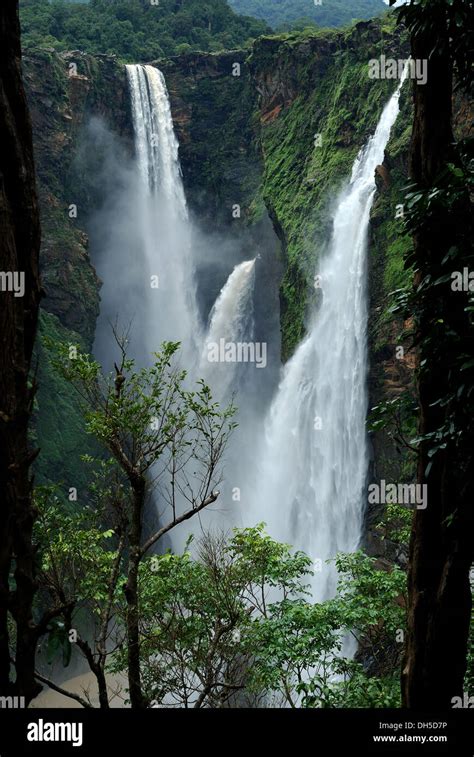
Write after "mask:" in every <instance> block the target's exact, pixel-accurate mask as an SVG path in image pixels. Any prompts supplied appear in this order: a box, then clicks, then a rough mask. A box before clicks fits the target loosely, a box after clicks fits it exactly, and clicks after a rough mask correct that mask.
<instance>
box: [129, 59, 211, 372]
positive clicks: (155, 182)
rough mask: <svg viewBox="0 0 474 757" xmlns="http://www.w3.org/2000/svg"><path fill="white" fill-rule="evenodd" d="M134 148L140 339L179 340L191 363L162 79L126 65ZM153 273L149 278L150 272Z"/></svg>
mask: <svg viewBox="0 0 474 757" xmlns="http://www.w3.org/2000/svg"><path fill="white" fill-rule="evenodd" d="M127 76H128V82H129V88H130V94H131V103H132V116H133V127H134V135H135V152H136V158H137V164H138V170H139V180H138V190H137V193H136V197H135V198H134V199H135V214H136V216H135V225H134V226H135V229H136V233H137V235H138V236H139V243H140V246H141V248H142V252H143V258H142V260H143V265H144V267H145V269H146V274H147V275H146V277H145V278H146V280H147V287H146V289H144V292H143V295H144V299H145V307H146V312H145V313H144V315H143V320H144V323H143V324H140V325H142V326H143V327H144V330H145V340H144V341H145V344H146V346H147V347H148V352H149V353H151V352H153V351H156V350H158V349H159V346H160V343H161V342H162V341H163V340H165V339H168V340H173V341H180V342H181V343H182V355H183V362H184V364H185V365H186V367H187V368H188V369H190V368H191V367H192V366H193V365H195V364H196V361H197V359H198V356H199V344H200V342H201V339H202V336H201V333H200V327H199V325H198V324H199V315H198V308H197V305H196V294H195V292H196V287H195V282H194V266H193V261H192V257H191V230H190V224H189V221H188V213H187V208H186V199H185V195H184V189H183V183H182V178H181V168H180V164H179V159H178V141H177V139H176V136H175V133H174V129H173V120H172V117H171V110H170V104H169V98H168V92H167V89H166V83H165V80H164V77H163V74H162V73H161V71H159V70H158V69H157V68H154V67H153V66H142V65H128V66H127ZM152 277H154V278H152Z"/></svg>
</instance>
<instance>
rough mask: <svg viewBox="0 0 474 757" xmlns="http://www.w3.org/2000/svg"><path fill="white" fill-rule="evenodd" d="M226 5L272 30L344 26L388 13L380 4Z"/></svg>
mask: <svg viewBox="0 0 474 757" xmlns="http://www.w3.org/2000/svg"><path fill="white" fill-rule="evenodd" d="M229 5H230V6H231V7H232V8H233V9H234V10H235V11H236V12H237V13H245V14H247V15H248V16H254V17H255V18H260V19H263V20H264V21H267V22H268V23H269V24H270V26H272V27H273V28H275V29H276V28H279V27H286V28H288V27H295V26H296V25H300V24H307V25H311V24H314V25H317V26H323V27H326V26H347V25H348V24H350V23H351V22H352V21H354V20H356V19H367V18H372V17H374V16H379V15H380V14H381V13H384V12H385V11H386V10H387V6H386V5H385V3H384V2H383V0H323V2H322V3H320V4H319V5H317V4H316V3H315V2H314V0H276V1H275V0H229ZM295 22H296V23H295Z"/></svg>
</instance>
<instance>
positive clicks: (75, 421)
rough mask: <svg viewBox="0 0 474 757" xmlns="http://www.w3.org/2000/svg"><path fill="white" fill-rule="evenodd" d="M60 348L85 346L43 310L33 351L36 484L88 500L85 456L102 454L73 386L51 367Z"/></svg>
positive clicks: (33, 426)
mask: <svg viewBox="0 0 474 757" xmlns="http://www.w3.org/2000/svg"><path fill="white" fill-rule="evenodd" d="M61 344H63V345H65V346H66V347H68V346H69V345H74V344H80V345H84V340H83V338H82V337H81V335H80V334H77V333H75V332H74V331H69V330H68V329H65V328H64V326H62V325H61V323H60V321H59V320H58V319H57V318H56V316H54V315H52V314H50V313H47V312H46V311H44V310H42V311H41V313H40V321H39V330H38V338H37V342H36V348H35V349H36V358H37V361H38V374H37V381H38V392H37V395H36V400H35V410H34V413H33V419H32V435H33V437H34V442H35V444H37V445H38V447H39V448H40V455H39V456H38V458H37V460H36V462H35V474H36V482H37V483H39V484H57V485H58V487H59V488H60V489H61V490H62V491H64V492H65V494H66V496H67V492H68V490H69V488H70V487H74V488H76V489H77V491H78V492H79V493H80V494H81V495H84V494H85V492H87V491H88V490H89V486H90V480H89V469H88V467H87V466H86V465H85V463H84V462H83V460H82V457H83V456H84V455H86V454H89V455H93V454H98V446H97V443H96V442H95V440H94V439H93V437H92V436H90V434H88V433H87V432H86V430H85V428H84V420H83V417H82V413H81V410H80V407H79V403H78V397H77V394H76V391H75V389H74V387H73V386H71V384H70V383H68V382H67V381H66V380H65V379H64V378H63V377H62V376H60V375H59V373H58V372H57V371H56V370H55V369H54V368H53V366H52V364H51V360H52V357H53V354H54V353H55V350H57V348H58V346H59V345H61Z"/></svg>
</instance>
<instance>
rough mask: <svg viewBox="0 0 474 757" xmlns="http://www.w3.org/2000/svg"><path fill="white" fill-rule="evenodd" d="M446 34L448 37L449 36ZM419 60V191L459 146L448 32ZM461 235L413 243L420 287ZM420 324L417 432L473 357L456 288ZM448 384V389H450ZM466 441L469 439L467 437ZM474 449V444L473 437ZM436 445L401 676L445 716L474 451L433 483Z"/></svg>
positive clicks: (467, 547)
mask: <svg viewBox="0 0 474 757" xmlns="http://www.w3.org/2000/svg"><path fill="white" fill-rule="evenodd" d="M443 36H444V38H443ZM412 57H413V58H414V59H423V60H428V59H429V64H428V80H427V83H426V84H425V85H418V84H417V83H416V82H414V84H413V88H414V105H415V115H414V119H415V120H414V131H413V139H412V148H411V175H412V178H413V180H414V181H415V182H416V183H417V184H418V185H419V186H420V187H421V188H422V189H427V188H430V187H433V186H435V182H436V180H437V177H438V174H439V172H440V170H441V169H442V167H443V166H444V165H445V164H446V162H447V161H448V160H449V158H450V155H451V152H452V149H453V141H454V138H453V133H452V128H451V116H452V90H453V69H452V63H451V59H450V55H449V44H448V30H447V29H446V32H445V34H444V35H443V33H442V32H441V34H440V30H439V28H438V29H436V30H433V29H431V30H428V29H426V28H425V31H422V32H419V33H418V34H417V35H416V36H412ZM458 237H459V229H458V228H456V224H455V221H451V219H450V218H449V214H448V212H447V213H446V218H443V219H441V220H440V221H438V223H437V224H436V228H434V227H433V226H430V224H428V223H427V224H425V225H423V224H422V225H421V226H420V227H419V230H418V231H417V233H416V234H415V237H414V249H415V259H416V266H415V267H416V268H417V269H418V273H417V276H416V282H415V283H420V282H421V281H423V280H424V277H425V276H426V275H427V274H428V273H432V272H433V270H435V271H436V270H437V269H438V268H439V267H440V266H441V261H442V259H443V258H444V256H445V254H446V251H447V250H448V249H449V248H450V247H451V246H452V245H455V244H456V242H457V239H458ZM438 289H439V293H438V298H435V297H433V296H431V299H430V300H429V302H428V303H427V304H426V306H425V308H424V310H423V315H422V318H421V319H420V320H419V322H418V324H417V330H418V339H419V345H420V346H419V363H420V365H423V362H422V361H424V360H426V361H427V362H428V366H427V367H429V369H430V370H426V369H424V370H421V371H420V375H419V381H418V391H419V400H420V411H421V418H420V433H421V435H425V434H427V433H430V432H433V431H435V430H436V429H438V428H440V426H441V425H442V423H443V420H444V418H445V413H446V408H444V407H442V406H440V405H439V404H436V405H433V403H434V402H435V400H437V399H438V398H439V397H440V396H443V395H446V394H447V393H448V392H449V390H450V389H452V381H453V377H452V376H450V370H451V368H452V365H453V357H454V356H456V357H459V354H461V352H462V351H463V350H464V349H467V350H469V349H470V350H471V351H472V328H471V327H470V324H469V320H468V317H467V315H466V313H465V311H464V307H465V304H466V303H465V300H464V298H462V297H460V296H459V293H457V292H454V293H453V292H452V291H451V290H450V285H449V284H447V285H445V286H443V287H438ZM440 317H441V318H442V319H443V321H444V323H445V324H446V333H447V334H449V327H450V326H452V327H453V331H455V332H456V333H457V334H459V335H460V339H459V341H457V342H456V341H455V340H452V339H451V342H450V341H449V339H450V337H449V336H448V337H447V338H446V342H445V344H446V351H445V352H444V353H443V354H442V355H441V357H440V359H439V360H437V361H436V365H434V364H433V356H432V353H430V351H429V348H426V347H425V344H426V341H425V340H426V336H427V335H429V334H430V333H432V330H433V327H434V325H435V324H436V323H437V322H438V321H437V320H435V319H439V318H440ZM450 384H451V385H450ZM467 442H469V440H467ZM470 443H471V445H472V446H474V443H473V440H472V439H471V440H470ZM430 446H431V443H430V442H428V441H425V442H422V444H421V445H420V450H419V458H418V482H419V483H420V484H427V486H428V505H427V508H426V510H418V511H417V512H416V514H415V519H414V526H413V532H412V539H411V545H410V560H409V576H408V586H409V608H408V609H409V613H408V635H407V646H406V654H405V660H404V667H403V674H402V688H403V703H404V706H406V707H410V708H414V709H430V708H432V709H448V708H450V707H452V703H451V702H452V699H453V697H455V696H462V690H463V677H464V673H465V665H466V650H467V640H468V633H469V620H470V612H471V594H470V586H469V569H470V565H471V562H472V559H473V549H472V541H473V520H472V508H473V501H474V491H473V478H474V477H473V469H472V467H473V465H472V464H473V460H472V446H471V449H469V443H466V444H464V446H463V448H462V449H461V450H460V449H459V447H458V448H457V450H456V449H454V448H453V445H451V444H450V443H448V445H447V447H446V448H445V449H444V450H441V451H439V452H437V454H436V456H435V458H433V464H432V466H431V469H430V470H429V473H428V476H426V475H425V472H426V470H427V466H428V465H429V462H430V457H429V455H428V452H429V449H430Z"/></svg>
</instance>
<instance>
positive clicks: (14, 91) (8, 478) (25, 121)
mask: <svg viewBox="0 0 474 757" xmlns="http://www.w3.org/2000/svg"><path fill="white" fill-rule="evenodd" d="M0 144H1V146H2V157H1V164H0V272H1V273H3V274H9V273H10V274H13V273H16V274H17V275H20V276H21V274H24V295H23V296H15V292H12V291H6V289H7V288H9V287H7V284H8V277H7V276H3V277H2V282H1V287H0V334H1V346H0V694H2V695H5V694H6V693H7V692H14V693H15V694H17V695H19V696H24V697H25V698H26V700H27V701H30V699H31V698H32V697H33V696H34V695H35V694H36V693H37V692H38V691H39V690H40V689H41V687H40V686H39V685H38V683H36V682H35V679H34V654H35V646H36V633H35V629H34V627H33V622H32V602H33V597H34V593H35V577H34V551H33V548H32V528H33V522H34V511H33V506H32V498H31V486H32V484H31V476H30V464H31V461H32V457H33V455H32V454H31V451H30V450H29V447H28V439H27V432H28V421H29V417H30V410H31V403H32V399H33V394H34V387H29V385H28V376H29V371H30V364H31V356H32V350H33V343H34V339H35V334H36V325H37V318H38V307H39V301H40V296H41V290H40V281H39V271H38V255H39V245H40V224H39V213H38V202H37V196H36V187H35V172H34V163H33V148H32V136H31V124H30V118H29V114H28V108H27V104H26V98H25V93H24V89H23V84H22V77H21V49H20V26H19V21H18V2H17V1H16V0H3V2H2V4H1V7H0ZM12 569H14V578H15V585H16V590H15V591H14V592H13V591H12V590H11V587H10V586H9V576H10V572H11V571H12ZM8 611H10V612H11V614H12V616H13V618H14V620H15V623H16V627H17V642H16V652H15V660H16V681H15V684H14V685H13V684H11V682H10V654H9V638H8V626H7V615H8Z"/></svg>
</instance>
